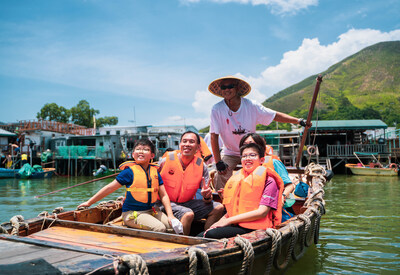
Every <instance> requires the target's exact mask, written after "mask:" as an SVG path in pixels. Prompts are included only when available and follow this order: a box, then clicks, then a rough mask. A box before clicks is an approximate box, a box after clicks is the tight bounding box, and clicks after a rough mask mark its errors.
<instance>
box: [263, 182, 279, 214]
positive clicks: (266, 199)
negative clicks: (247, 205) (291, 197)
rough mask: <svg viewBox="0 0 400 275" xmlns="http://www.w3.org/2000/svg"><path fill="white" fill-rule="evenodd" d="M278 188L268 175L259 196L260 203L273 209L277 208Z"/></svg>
mask: <svg viewBox="0 0 400 275" xmlns="http://www.w3.org/2000/svg"><path fill="white" fill-rule="evenodd" d="M278 196H279V189H278V186H277V184H276V182H275V180H274V179H273V178H272V177H268V178H267V180H266V182H265V188H264V192H263V194H262V196H261V200H260V205H265V206H269V207H271V208H273V209H277V208H278Z"/></svg>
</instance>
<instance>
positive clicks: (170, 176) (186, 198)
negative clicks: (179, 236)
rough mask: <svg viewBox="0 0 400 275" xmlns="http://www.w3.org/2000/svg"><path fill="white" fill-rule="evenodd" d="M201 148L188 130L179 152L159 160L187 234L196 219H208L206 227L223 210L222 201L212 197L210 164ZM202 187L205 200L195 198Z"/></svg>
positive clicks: (196, 136) (169, 194)
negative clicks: (207, 163)
mask: <svg viewBox="0 0 400 275" xmlns="http://www.w3.org/2000/svg"><path fill="white" fill-rule="evenodd" d="M199 147H200V137H199V135H198V134H197V133H194V132H192V131H187V132H185V133H183V134H182V136H181V140H180V144H179V148H180V151H179V152H177V151H173V152H168V153H167V154H166V157H164V158H162V159H161V161H160V163H159V164H160V174H161V176H162V178H163V180H164V185H165V189H166V190H167V193H168V196H169V198H170V200H171V206H172V211H173V213H174V216H175V217H177V218H178V219H179V220H180V221H181V223H182V225H183V233H184V234H185V235H189V233H190V228H191V225H192V221H193V220H200V219H203V218H207V220H206V223H205V225H204V227H205V228H206V229H207V228H209V227H210V226H211V224H213V223H215V222H216V221H217V220H219V218H221V217H222V215H223V211H224V207H223V206H222V204H220V203H218V202H214V201H213V200H212V191H211V189H210V187H208V184H207V183H208V181H209V175H208V170H207V166H206V165H205V164H204V161H203V159H202V158H201V157H198V156H196V152H197V151H198V150H199ZM199 188H202V190H201V195H202V197H203V199H195V198H194V197H195V195H196V192H197V190H198V189H199Z"/></svg>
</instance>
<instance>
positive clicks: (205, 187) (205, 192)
mask: <svg viewBox="0 0 400 275" xmlns="http://www.w3.org/2000/svg"><path fill="white" fill-rule="evenodd" d="M202 181H203V184H202V188H201V195H202V196H203V200H204V201H205V202H206V203H210V202H211V201H212V190H211V188H210V186H209V182H208V183H207V184H206V183H205V180H204V178H203V179H202Z"/></svg>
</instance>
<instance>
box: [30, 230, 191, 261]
mask: <svg viewBox="0 0 400 275" xmlns="http://www.w3.org/2000/svg"><path fill="white" fill-rule="evenodd" d="M28 238H32V239H36V240H42V241H51V242H57V243H64V244H70V245H76V246H79V247H81V248H83V247H85V248H96V249H103V250H109V251H114V252H124V253H129V254H137V253H147V252H151V251H154V250H166V249H173V248H182V247H187V246H188V245H184V244H178V243H171V242H166V241H160V240H151V239H145V238H140V237H134V236H123V235H122V236H119V235H115V234H109V233H103V232H93V231H88V230H83V229H75V228H68V227H61V226H54V227H50V228H48V229H46V230H42V231H39V232H36V233H34V234H32V235H30V236H28Z"/></svg>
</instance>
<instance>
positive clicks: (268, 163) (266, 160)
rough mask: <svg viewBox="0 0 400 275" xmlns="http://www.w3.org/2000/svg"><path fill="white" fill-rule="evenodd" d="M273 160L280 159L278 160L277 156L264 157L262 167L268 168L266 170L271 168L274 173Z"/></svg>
mask: <svg viewBox="0 0 400 275" xmlns="http://www.w3.org/2000/svg"><path fill="white" fill-rule="evenodd" d="M274 159H276V160H279V161H280V158H279V157H278V156H275V155H272V156H265V157H264V163H263V166H265V167H268V168H271V169H272V170H274V171H275V167H274Z"/></svg>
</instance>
